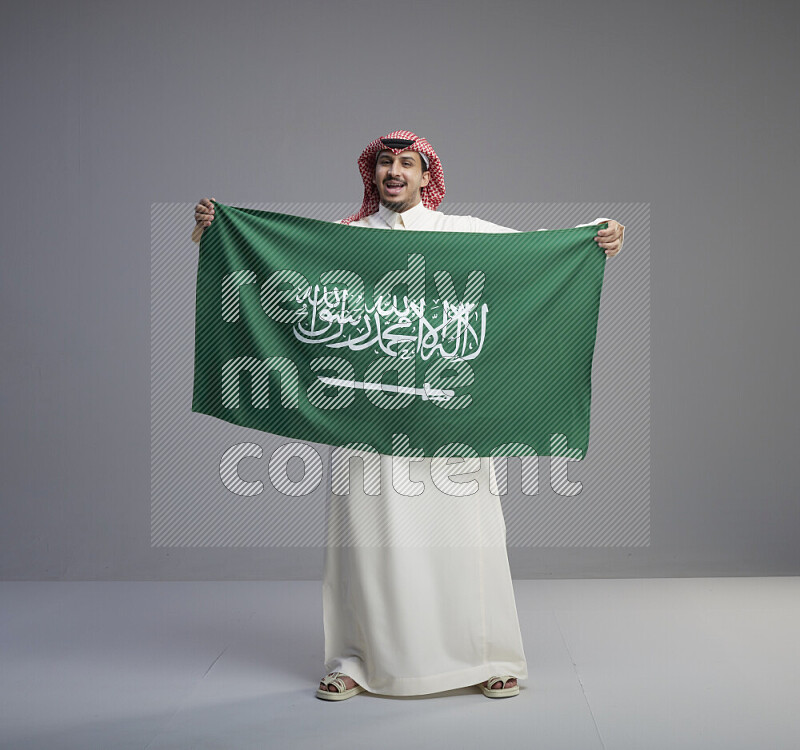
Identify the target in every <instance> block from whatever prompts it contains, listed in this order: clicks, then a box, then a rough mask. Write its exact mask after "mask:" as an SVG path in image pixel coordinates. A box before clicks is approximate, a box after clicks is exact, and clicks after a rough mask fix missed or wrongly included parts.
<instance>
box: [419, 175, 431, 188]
mask: <svg viewBox="0 0 800 750" xmlns="http://www.w3.org/2000/svg"><path fill="white" fill-rule="evenodd" d="M430 181H431V173H430V172H423V173H422V182H420V184H419V186H420V187H425V186H426V185H427V184H428V183H429V182H430Z"/></svg>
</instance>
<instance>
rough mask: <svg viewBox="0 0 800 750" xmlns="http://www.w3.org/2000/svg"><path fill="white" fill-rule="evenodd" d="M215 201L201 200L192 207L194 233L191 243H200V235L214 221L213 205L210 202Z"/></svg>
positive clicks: (209, 199)
mask: <svg viewBox="0 0 800 750" xmlns="http://www.w3.org/2000/svg"><path fill="white" fill-rule="evenodd" d="M213 200H215V199H214V198H203V199H202V200H201V201H200V202H199V203H198V204H197V205H196V206H195V207H194V221H195V225H194V231H193V232H192V241H193V242H200V235H201V234H203V230H204V229H205V228H206V227H210V226H211V222H212V221H213V220H214V204H213V203H212V201H213Z"/></svg>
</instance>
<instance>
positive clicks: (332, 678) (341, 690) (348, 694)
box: [317, 672, 364, 701]
mask: <svg viewBox="0 0 800 750" xmlns="http://www.w3.org/2000/svg"><path fill="white" fill-rule="evenodd" d="M343 677H347V675H345V674H344V672H331V673H330V674H326V675H325V676H324V677H323V678H322V679H321V680H320V682H321V683H322V684H323V685H324V686H325V689H323V688H321V687H318V688H317V698H322V700H324V701H343V700H347V699H348V698H352V697H353V696H354V695H358V694H359V693H361V692H363V691H364V688H363V687H361V685H359V684H358V683H356V684H355V687H351V688H350V689H349V690H348V689H347V685H345V682H344V680H343V679H342V678H343ZM329 685H333V686H334V687H335V688H336V692H331V691H330V690H328V686H329Z"/></svg>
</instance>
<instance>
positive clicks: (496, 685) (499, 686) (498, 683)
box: [481, 677, 517, 690]
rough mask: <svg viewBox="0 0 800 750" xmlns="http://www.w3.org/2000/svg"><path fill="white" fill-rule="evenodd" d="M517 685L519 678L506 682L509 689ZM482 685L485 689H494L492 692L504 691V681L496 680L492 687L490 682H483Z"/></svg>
mask: <svg viewBox="0 0 800 750" xmlns="http://www.w3.org/2000/svg"><path fill="white" fill-rule="evenodd" d="M516 684H517V678H516V677H512V678H511V679H510V680H506V687H507V688H510V687H515V686H516ZM481 685H483V686H484V687H487V688H488V687H490V688H492V690H502V689H503V681H502V680H495V681H494V682H493V683H492V684H491V685H490V684H489V680H486V682H482V683H481Z"/></svg>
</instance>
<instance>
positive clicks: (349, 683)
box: [319, 672, 358, 693]
mask: <svg viewBox="0 0 800 750" xmlns="http://www.w3.org/2000/svg"><path fill="white" fill-rule="evenodd" d="M331 674H333V672H331ZM326 676H327V675H326ZM338 676H339V677H341V678H342V680H344V686H345V689H346V690H350V688H354V687H355V686H356V685H357V684H358V683H356V681H355V680H354V679H353V678H352V677H348V676H347V675H346V674H342V673H341V672H339V674H338ZM319 687H320V690H327V691H328V692H329V693H335V692H337V691H338V689H337V687H336V685H334V684H333V683H331V684H330V685H327V686H326V685H325V680H320V681H319Z"/></svg>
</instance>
